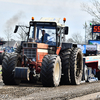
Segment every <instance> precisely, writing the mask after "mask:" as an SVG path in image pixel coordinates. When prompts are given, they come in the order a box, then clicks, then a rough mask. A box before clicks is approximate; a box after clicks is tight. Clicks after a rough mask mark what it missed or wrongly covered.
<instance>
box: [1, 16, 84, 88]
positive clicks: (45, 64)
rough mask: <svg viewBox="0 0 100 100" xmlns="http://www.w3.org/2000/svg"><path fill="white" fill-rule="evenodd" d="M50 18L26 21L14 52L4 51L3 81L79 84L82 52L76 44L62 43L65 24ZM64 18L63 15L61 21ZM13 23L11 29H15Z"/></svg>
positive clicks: (14, 82) (12, 82) (66, 31)
mask: <svg viewBox="0 0 100 100" xmlns="http://www.w3.org/2000/svg"><path fill="white" fill-rule="evenodd" d="M55 20H56V19H52V21H51V19H50V20H49V21H47V19H45V21H34V19H33V17H32V21H30V23H29V27H27V28H28V29H29V31H28V33H26V34H27V41H22V43H21V45H20V46H18V48H17V49H16V51H15V53H9V54H8V53H7V54H5V56H4V59H3V63H2V77H3V78H2V79H3V82H4V84H5V85H11V84H19V83H20V82H21V80H29V81H31V82H35V83H36V82H37V81H38V80H40V81H41V82H42V84H43V86H58V85H59V84H60V83H61V84H70V83H71V84H80V82H81V79H82V72H83V56H82V52H81V50H80V49H79V48H77V44H72V43H66V42H65V35H67V34H68V27H67V26H65V25H64V24H59V23H57V22H56V21H55ZM65 21H66V18H64V22H65ZM18 27H22V26H18V25H17V26H16V28H15V31H14V32H15V33H16V32H17V30H18Z"/></svg>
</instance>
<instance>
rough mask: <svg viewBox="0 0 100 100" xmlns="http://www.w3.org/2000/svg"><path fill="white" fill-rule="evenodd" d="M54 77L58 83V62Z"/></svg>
mask: <svg viewBox="0 0 100 100" xmlns="http://www.w3.org/2000/svg"><path fill="white" fill-rule="evenodd" d="M54 77H55V80H56V81H58V79H59V63H58V62H57V63H56V66H55V70H54Z"/></svg>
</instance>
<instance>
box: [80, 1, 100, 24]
mask: <svg viewBox="0 0 100 100" xmlns="http://www.w3.org/2000/svg"><path fill="white" fill-rule="evenodd" d="M91 1H92V2H91V5H88V4H84V3H83V4H82V10H83V11H86V12H87V13H89V14H90V15H91V16H93V17H94V19H92V22H93V23H100V2H99V1H98V0H91Z"/></svg>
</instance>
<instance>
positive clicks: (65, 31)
mask: <svg viewBox="0 0 100 100" xmlns="http://www.w3.org/2000/svg"><path fill="white" fill-rule="evenodd" d="M68 29H69V28H68V26H66V27H64V34H65V35H68Z"/></svg>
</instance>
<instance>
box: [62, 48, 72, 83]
mask: <svg viewBox="0 0 100 100" xmlns="http://www.w3.org/2000/svg"><path fill="white" fill-rule="evenodd" d="M60 55H61V62H62V73H63V75H62V76H61V84H64V85H66V84H70V55H71V49H68V50H66V51H63V52H61V54H60Z"/></svg>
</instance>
